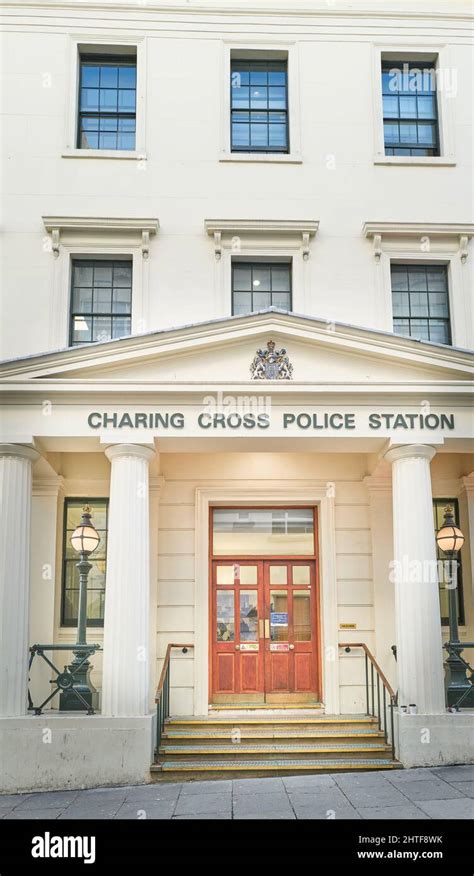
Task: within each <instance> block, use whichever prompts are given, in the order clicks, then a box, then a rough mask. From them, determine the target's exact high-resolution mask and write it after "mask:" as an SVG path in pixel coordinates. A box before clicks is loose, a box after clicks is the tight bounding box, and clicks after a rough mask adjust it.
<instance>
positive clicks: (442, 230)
mask: <svg viewBox="0 0 474 876" xmlns="http://www.w3.org/2000/svg"><path fill="white" fill-rule="evenodd" d="M363 232H364V236H365V237H374V235H375V234H382V235H384V234H385V235H387V236H388V235H392V236H395V235H397V236H400V237H412V236H414V237H425V236H426V237H460V236H461V235H465V236H466V237H473V236H474V223H469V222H466V223H463V222H365V223H364V226H363Z"/></svg>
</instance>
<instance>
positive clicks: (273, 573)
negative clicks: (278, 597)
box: [270, 566, 288, 585]
mask: <svg viewBox="0 0 474 876" xmlns="http://www.w3.org/2000/svg"><path fill="white" fill-rule="evenodd" d="M287 583H288V569H287V567H286V566H270V584H280V585H281V584H285V585H286V584H287Z"/></svg>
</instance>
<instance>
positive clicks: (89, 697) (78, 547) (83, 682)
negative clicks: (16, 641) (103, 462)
mask: <svg viewBox="0 0 474 876" xmlns="http://www.w3.org/2000/svg"><path fill="white" fill-rule="evenodd" d="M99 543H100V535H99V533H98V532H97V530H96V528H95V526H94V524H93V523H92V520H91V509H90V507H89V505H84V508H83V509H82V518H81V522H80V523H79V525H78V526H76V528H75V530H74V532H73V534H72V535H71V545H72V547H73V548H74V550H75V551H76V553H78V554H79V562H78V563H76V566H77V568H78V569H79V609H78V618H77V636H76V645H79V646H81V647H80V648H78V649H77V650H74V648H73V649H72V650H73V654H74V660H73V661H72V663H71V664H70V665H69V666H68V670H69V672H70V673H71V675H73V677H74V680H73V684H72V685H71V684H69V685H68V686H65V689H64V690H62V691H61V694H60V699H59V709H60V711H79V710H80V711H82V710H83V708H84V705H83V703H81V700H80V699H79V698H78V697H77V696H76V695H75V693H74V690H76V691H77V692H78V693H79V694H80V696H81V698H82V700H83V701H84V700H85V702H86V703H87V705H88V706H89V711H91V712H92V711H94V709H96V708H97V705H98V692H97V691H96V689H95V688H94V686H93V684H92V682H91V681H90V673H91V670H92V666H91V664H90V663H89V660H88V659H87V658H88V657H89V656H90V654H91V653H93V652H94V649H92V650H91V651H90V652H88V651H87V648H84V646H85V645H87V578H88V575H89V572H90V570H91V569H92V564H91V563H90V562H89V556H90V554H92V553H93V552H94V551H95V550H96V548H97V547H98V545H99ZM65 677H66V679H67V673H66V674H65ZM70 680H71V679H70V678H69V681H70Z"/></svg>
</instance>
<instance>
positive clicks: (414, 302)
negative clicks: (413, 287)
mask: <svg viewBox="0 0 474 876" xmlns="http://www.w3.org/2000/svg"><path fill="white" fill-rule="evenodd" d="M410 310H411V316H428V295H427V294H426V293H420V292H412V294H411V295H410Z"/></svg>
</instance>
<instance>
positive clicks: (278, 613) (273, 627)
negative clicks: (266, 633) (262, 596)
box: [270, 590, 288, 642]
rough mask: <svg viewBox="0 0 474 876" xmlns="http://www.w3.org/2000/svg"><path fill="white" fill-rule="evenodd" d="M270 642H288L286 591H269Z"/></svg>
mask: <svg viewBox="0 0 474 876" xmlns="http://www.w3.org/2000/svg"><path fill="white" fill-rule="evenodd" d="M270 640H271V641H272V642H287V641H288V591H287V590H271V591H270Z"/></svg>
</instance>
